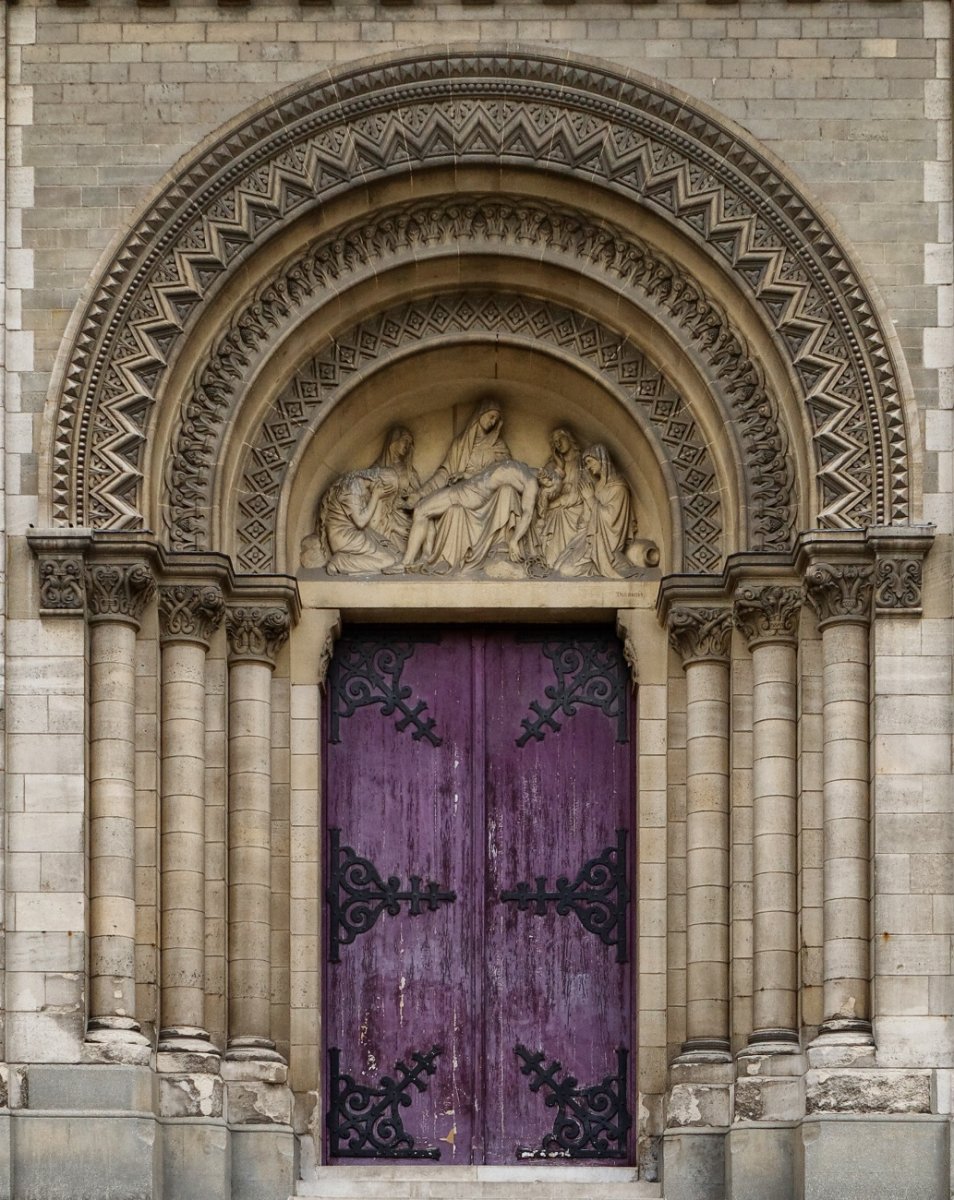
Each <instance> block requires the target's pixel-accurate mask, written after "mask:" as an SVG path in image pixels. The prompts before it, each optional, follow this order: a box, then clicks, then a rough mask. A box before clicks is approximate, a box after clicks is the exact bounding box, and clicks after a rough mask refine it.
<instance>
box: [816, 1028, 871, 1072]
mask: <svg viewBox="0 0 954 1200" xmlns="http://www.w3.org/2000/svg"><path fill="white" fill-rule="evenodd" d="M808 1065H809V1066H811V1067H860V1066H872V1067H873V1066H874V1065H875V1042H874V1035H873V1034H872V1032H871V1025H870V1024H869V1023H868V1022H866V1021H826V1022H825V1024H824V1025H822V1027H821V1029H820V1030H819V1031H818V1036H817V1037H816V1038H815V1039H814V1040H813V1041H812V1042H811V1043H810V1045H809V1047H808Z"/></svg>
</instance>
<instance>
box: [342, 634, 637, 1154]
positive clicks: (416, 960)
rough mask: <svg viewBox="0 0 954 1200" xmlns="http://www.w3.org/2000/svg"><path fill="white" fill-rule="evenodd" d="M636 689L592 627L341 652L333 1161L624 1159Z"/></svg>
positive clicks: (380, 644) (386, 639) (379, 644)
mask: <svg viewBox="0 0 954 1200" xmlns="http://www.w3.org/2000/svg"><path fill="white" fill-rule="evenodd" d="M627 691H628V674H627V673H626V671H625V667H624V665H623V662H622V656H621V653H620V651H619V647H618V645H617V644H616V642H615V639H611V638H607V637H604V636H602V635H598V634H596V635H594V633H593V632H592V631H586V630H578V631H576V635H575V637H570V635H568V634H557V635H556V636H550V635H548V636H547V638H546V639H544V638H542V637H541V636H537V635H534V634H533V633H532V632H530V631H528V632H526V633H524V634H521V633H519V632H513V631H488V632H483V633H474V632H472V631H466V630H460V629H453V630H442V631H441V632H440V634H436V633H434V632H433V631H431V632H424V633H414V632H413V631H411V632H408V631H407V630H403V631H402V630H400V629H395V630H391V631H390V632H387V631H380V632H375V631H368V632H365V633H362V634H360V635H358V636H356V637H349V638H344V639H342V641H341V642H340V643H339V646H338V649H337V650H336V655H335V661H334V663H333V666H332V672H331V677H330V687H329V698H328V700H329V702H328V710H329V720H328V735H329V740H328V744H327V749H326V758H325V769H326V796H327V812H328V826H329V835H328V852H329V881H330V882H329V896H328V899H329V903H328V904H327V905H326V909H327V928H326V936H327V937H328V939H329V940H328V943H327V944H328V945H329V949H330V951H331V957H332V958H333V957H334V956H335V955H334V950H335V942H336V941H337V944H338V947H337V948H338V955H337V956H338V958H339V959H340V961H338V962H330V963H329V965H328V968H327V971H328V976H327V988H326V994H327V996H328V1001H327V1015H326V1032H327V1045H328V1047H329V1066H335V1067H336V1068H337V1079H336V1082H334V1081H333V1084H332V1089H331V1091H332V1094H331V1095H329V1110H330V1111H329V1140H328V1146H327V1150H328V1153H329V1155H330V1156H331V1157H332V1158H333V1159H347V1158H355V1159H357V1160H359V1161H360V1160H362V1159H363V1160H365V1161H373V1160H374V1159H375V1158H381V1157H383V1158H386V1159H387V1158H405V1157H418V1156H422V1155H427V1156H429V1157H434V1156H435V1152H439V1158H440V1162H442V1163H456V1164H465V1163H470V1162H490V1163H510V1164H512V1163H515V1162H519V1161H524V1160H526V1159H540V1158H544V1159H551V1158H552V1159H556V1160H557V1161H559V1160H561V1159H565V1158H567V1157H572V1158H574V1159H576V1158H579V1159H581V1161H584V1162H585V1161H589V1160H591V1159H595V1160H597V1161H607V1160H608V1161H610V1162H612V1161H623V1162H625V1161H628V1156H629V1153H630V1138H629V1130H628V1116H627V1114H626V1107H627V1106H626V1104H625V1103H621V1102H622V1101H625V1094H626V1093H627V1092H628V1086H629V1085H628V1079H629V1077H630V1075H631V1071H630V1070H629V1066H628V1064H627V1063H626V1061H625V1053H624V1054H623V1057H622V1058H621V1057H620V1055H619V1054H618V1051H619V1050H620V1048H622V1049H623V1051H624V1052H625V1051H626V1050H628V1048H629V1046H630V1045H631V1044H632V1038H631V1027H630V1025H631V1018H630V994H629V989H630V978H631V970H632V967H631V964H630V963H629V962H627V961H625V960H626V959H627V958H628V957H629V955H628V953H627V951H628V948H629V943H630V940H631V938H630V930H631V915H630V910H629V906H628V903H627V900H628V896H627V886H626V882H627V879H628V871H629V866H628V858H629V855H630V852H631V848H630V847H629V846H628V845H627V837H628V830H629V829H630V828H631V821H630V808H631V806H632V797H633V788H632V778H631V764H632V761H633V755H632V747H631V745H630V742H629V728H630V723H629V713H628V702H627ZM362 860H364V861H362ZM392 877H393V878H392ZM413 877H417V880H416V882H415V879H414V878H413ZM429 885H432V886H430V887H429ZM335 935H336V936H335ZM332 1050H336V1051H337V1054H335V1055H332V1054H331V1051H332ZM415 1054H417V1055H419V1056H424V1057H419V1058H417V1059H415V1058H414V1055H415ZM399 1064H403V1066H401V1065H399ZM570 1076H572V1077H573V1079H570V1078H569V1077H570ZM385 1077H387V1081H385ZM548 1101H549V1103H548Z"/></svg>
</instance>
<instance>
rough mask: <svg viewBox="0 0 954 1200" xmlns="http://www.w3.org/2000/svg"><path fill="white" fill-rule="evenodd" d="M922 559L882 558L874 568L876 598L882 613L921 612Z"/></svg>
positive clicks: (876, 606)
mask: <svg viewBox="0 0 954 1200" xmlns="http://www.w3.org/2000/svg"><path fill="white" fill-rule="evenodd" d="M921 576H922V562H921V559H920V558H909V557H900V558H879V559H878V561H877V563H876V564H875V569H874V601H875V610H876V611H878V612H907V613H911V612H920V611H921Z"/></svg>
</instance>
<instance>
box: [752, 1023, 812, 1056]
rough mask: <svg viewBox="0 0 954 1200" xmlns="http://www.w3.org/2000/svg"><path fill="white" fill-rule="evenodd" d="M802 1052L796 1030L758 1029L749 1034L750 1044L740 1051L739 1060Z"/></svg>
mask: <svg viewBox="0 0 954 1200" xmlns="http://www.w3.org/2000/svg"><path fill="white" fill-rule="evenodd" d="M801 1050H802V1047H801V1042H800V1041H799V1037H798V1034H797V1033H796V1032H795V1030H794V1029H756V1030H755V1032H754V1033H750V1034H749V1044H748V1045H747V1046H746V1047H745V1048H744V1049H742V1050H740V1051H739V1053H738V1057H739V1058H756V1057H758V1058H761V1057H763V1056H765V1055H769V1054H800V1053H801Z"/></svg>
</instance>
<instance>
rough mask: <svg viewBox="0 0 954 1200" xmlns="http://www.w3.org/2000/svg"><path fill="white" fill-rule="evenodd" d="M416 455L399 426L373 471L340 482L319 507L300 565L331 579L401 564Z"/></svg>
mask: <svg viewBox="0 0 954 1200" xmlns="http://www.w3.org/2000/svg"><path fill="white" fill-rule="evenodd" d="M413 457H414V438H413V437H412V436H411V432H410V430H408V429H405V428H404V427H403V426H402V425H396V426H394V428H393V429H391V430H389V431H388V434H387V436H386V437H385V439H384V447H383V449H382V450H381V453H380V454H379V455H378V457H377V459H376V460H375V461H374V463H373V464H372V465H371V466H370V467H364V468H363V469H361V470H357V471H348V472H347V473H346V474H344V475H342V476H340V477H339V478H338V479H336V480H335V482H334V483H333V484H332V485H331V487H329V488H328V490H327V492H325V494H324V496H323V498H322V501H321V504H320V505H319V506H318V518H317V521H316V523H315V532H314V533H313V534H312V535H310V536H309V537H307V538H305V540H304V542H303V543H302V552H301V564H302V566H303V567H324V568H325V570H326V571H327V572H328V574H329V575H359V574H362V573H363V572H366V571H385V570H390V569H392V568H394V567H395V566H397V564H398V563H400V561H401V555H402V553H403V551H404V546H405V544H406V542H407V534H408V530H409V529H410V525H411V518H410V515H409V513H408V511H407V510H408V496H409V494H410V493H412V492H414V491H416V490H417V488H418V487H419V486H420V479H419V478H418V474H417V471H415V470H414V464H413Z"/></svg>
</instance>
